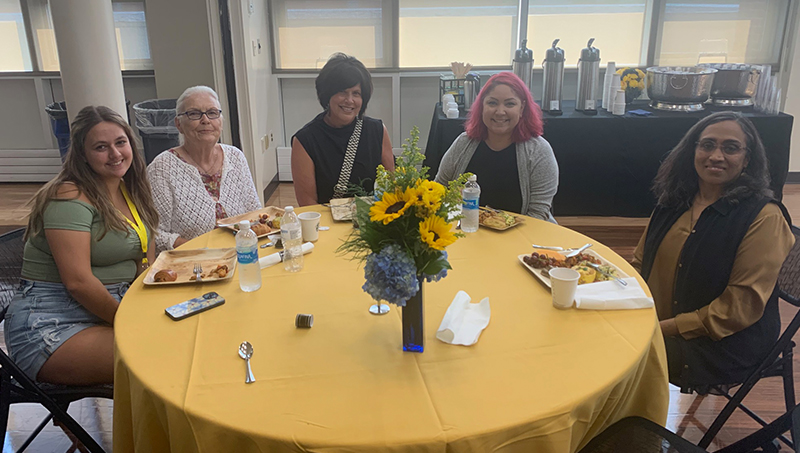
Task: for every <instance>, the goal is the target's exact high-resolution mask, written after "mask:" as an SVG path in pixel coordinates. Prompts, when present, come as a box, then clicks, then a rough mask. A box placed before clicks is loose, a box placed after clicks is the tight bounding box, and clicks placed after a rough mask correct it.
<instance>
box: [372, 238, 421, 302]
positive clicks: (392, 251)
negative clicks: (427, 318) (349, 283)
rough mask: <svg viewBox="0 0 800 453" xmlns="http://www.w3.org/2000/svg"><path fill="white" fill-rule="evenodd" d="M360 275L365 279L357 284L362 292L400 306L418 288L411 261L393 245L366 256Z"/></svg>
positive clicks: (413, 265)
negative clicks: (361, 283) (360, 283)
mask: <svg viewBox="0 0 800 453" xmlns="http://www.w3.org/2000/svg"><path fill="white" fill-rule="evenodd" d="M364 278H365V279H366V282H365V283H364V286H362V287H361V289H363V290H364V292H366V293H367V294H369V295H370V296H372V298H373V299H375V300H377V301H381V300H385V301H386V302H390V303H393V304H396V305H398V306H401V307H404V306H405V305H406V300H408V299H410V298H411V297H412V296H414V295H415V294H417V292H418V291H419V280H417V267H416V265H415V264H414V260H413V259H412V258H411V257H410V256H408V253H406V251H405V250H404V249H403V248H401V247H400V246H398V245H395V244H392V245H388V246H386V247H384V248H383V250H381V251H380V252H379V253H371V254H369V256H367V263H366V265H365V266H364Z"/></svg>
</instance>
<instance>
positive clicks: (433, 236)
mask: <svg viewBox="0 0 800 453" xmlns="http://www.w3.org/2000/svg"><path fill="white" fill-rule="evenodd" d="M450 227H451V225H450V224H449V223H447V222H445V220H444V219H443V218H441V217H439V216H431V217H428V218H427V219H425V220H423V221H422V222H420V224H419V234H420V236H421V237H422V242H424V243H426V244H428V245H429V246H430V247H431V248H432V249H435V250H444V248H445V247H447V246H448V245H450V244H452V243H453V242H456V235H455V234H453V232H452V231H451V230H450Z"/></svg>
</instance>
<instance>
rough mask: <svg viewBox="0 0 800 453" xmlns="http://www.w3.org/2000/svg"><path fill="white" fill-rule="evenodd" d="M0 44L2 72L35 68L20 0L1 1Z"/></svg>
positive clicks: (0, 67) (0, 69) (0, 66)
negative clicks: (0, 44) (32, 62)
mask: <svg viewBox="0 0 800 453" xmlns="http://www.w3.org/2000/svg"><path fill="white" fill-rule="evenodd" d="M0 42H1V43H3V45H2V46H0V71H30V70H31V69H32V68H33V65H32V64H31V53H30V49H29V48H28V38H27V36H26V33H25V21H24V19H23V16H22V8H21V7H20V4H19V0H0Z"/></svg>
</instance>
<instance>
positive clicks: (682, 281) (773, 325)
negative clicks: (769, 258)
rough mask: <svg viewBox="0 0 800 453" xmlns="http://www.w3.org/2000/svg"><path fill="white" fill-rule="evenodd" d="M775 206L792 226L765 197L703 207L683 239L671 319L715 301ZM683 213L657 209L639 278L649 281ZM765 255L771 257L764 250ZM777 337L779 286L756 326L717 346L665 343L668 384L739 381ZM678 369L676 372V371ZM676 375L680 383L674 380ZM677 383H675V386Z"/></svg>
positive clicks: (702, 340) (699, 342) (714, 343)
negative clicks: (765, 212) (760, 219)
mask: <svg viewBox="0 0 800 453" xmlns="http://www.w3.org/2000/svg"><path fill="white" fill-rule="evenodd" d="M769 202H774V203H776V204H777V205H778V206H779V207H780V208H781V210H782V211H783V214H784V216H785V217H786V219H787V221H788V222H789V224H790V225H791V220H790V219H789V215H788V213H787V212H786V208H785V207H784V206H783V205H782V204H780V203H779V202H777V201H775V200H771V199H770V198H767V197H749V198H746V199H744V200H741V201H739V202H738V203H731V202H729V201H728V200H726V199H720V200H718V201H717V202H716V203H714V204H713V205H711V206H709V207H707V208H706V209H705V210H704V211H703V213H702V214H701V215H700V218H699V219H698V220H697V224H696V225H695V226H694V229H692V232H691V234H690V235H689V237H688V238H687V239H686V242H685V244H684V246H683V250H682V251H681V254H680V258H679V261H678V263H679V265H678V269H677V272H676V276H675V287H674V288H673V300H672V316H675V315H678V314H681V313H688V312H693V311H695V310H698V309H700V308H703V307H705V306H706V305H708V304H710V303H711V302H712V301H713V300H714V299H716V298H717V297H719V296H720V295H721V294H722V292H723V291H724V290H725V288H726V287H727V285H728V280H729V278H730V274H731V270H732V269H733V264H734V260H735V258H736V253H737V251H738V249H739V245H740V243H741V242H742V239H743V238H744V236H745V234H746V233H747V230H748V229H749V228H750V225H751V224H752V223H753V221H754V220H755V218H756V216H758V213H759V212H761V209H763V207H764V206H765V205H766V204H767V203H769ZM686 210H687V208H686V207H684V208H678V209H674V208H665V207H661V206H657V207H656V209H655V211H653V215H652V217H651V219H650V225H649V226H648V231H647V236H646V237H645V244H644V256H643V259H642V277H643V278H644V279H645V280H648V279H649V277H650V271H651V270H652V267H653V262H654V261H655V256H656V253H657V251H658V248H659V246H660V245H661V241H662V240H663V239H664V236H665V235H666V234H667V232H668V231H669V229H670V228H671V227H672V225H673V224H674V223H675V222H676V221H677V220H678V218H680V216H681V215H683V214H684V213H685V212H686ZM765 253H769V251H768V250H765ZM779 332H780V315H779V313H778V291H777V287H776V289H775V290H773V292H772V295H771V296H770V298H769V301H768V302H767V305H766V307H765V309H764V314H763V315H762V317H761V319H759V320H758V321H757V322H756V323H755V324H753V325H751V326H749V327H747V328H746V329H744V330H742V331H740V332H737V333H735V334H733V335H729V336H727V337H725V338H723V339H721V340H719V341H714V340H712V339H711V338H708V337H700V338H695V339H692V340H684V339H683V338H682V337H676V338H674V339H669V341H667V355H668V356H670V355H672V357H669V362H670V381H671V382H673V384H676V385H681V386H684V387H685V386H700V385H708V384H734V383H739V382H742V381H743V380H744V379H745V378H746V377H747V376H748V374H750V372H752V371H753V369H754V368H755V367H756V366H757V365H758V363H759V362H760V361H761V359H763V358H764V356H765V355H766V354H767V352H768V351H769V350H770V348H771V347H772V346H773V345H774V343H775V341H776V340H777V338H778V334H779ZM677 367H680V369H674V368H677ZM678 376H680V378H678ZM676 381H679V382H676Z"/></svg>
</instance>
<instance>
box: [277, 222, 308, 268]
mask: <svg viewBox="0 0 800 453" xmlns="http://www.w3.org/2000/svg"><path fill="white" fill-rule="evenodd" d="M281 242H283V268H284V269H286V270H287V271H289V272H297V271H299V270H301V269H302V268H303V230H302V229H301V228H300V219H298V218H297V214H295V213H294V207H292V206H286V209H285V210H284V213H283V218H282V219H281Z"/></svg>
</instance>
